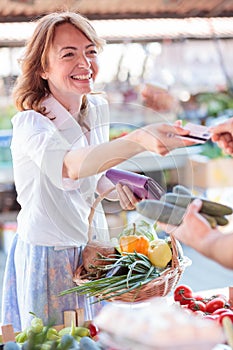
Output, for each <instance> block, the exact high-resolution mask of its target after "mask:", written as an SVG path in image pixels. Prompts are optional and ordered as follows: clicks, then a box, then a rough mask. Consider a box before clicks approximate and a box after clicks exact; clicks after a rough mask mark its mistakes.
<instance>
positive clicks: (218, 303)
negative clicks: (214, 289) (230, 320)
mask: <svg viewBox="0 0 233 350" xmlns="http://www.w3.org/2000/svg"><path fill="white" fill-rule="evenodd" d="M225 304H226V302H225V300H224V299H223V298H221V297H217V298H214V299H212V300H210V301H208V303H207V304H206V312H209V313H210V314H212V313H213V312H214V311H215V310H217V309H222V308H224V306H225Z"/></svg>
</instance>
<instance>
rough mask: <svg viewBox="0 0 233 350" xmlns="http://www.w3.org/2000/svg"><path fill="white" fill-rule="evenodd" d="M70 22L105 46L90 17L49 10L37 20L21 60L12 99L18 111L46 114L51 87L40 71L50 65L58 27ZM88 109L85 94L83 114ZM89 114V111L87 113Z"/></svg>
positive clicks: (95, 41)
mask: <svg viewBox="0 0 233 350" xmlns="http://www.w3.org/2000/svg"><path fill="white" fill-rule="evenodd" d="M64 23H70V24H72V25H73V26H74V27H76V28H77V29H79V30H81V31H82V32H83V33H84V34H85V35H86V37H87V38H88V39H89V40H91V41H92V42H93V43H94V44H95V45H96V47H97V50H98V52H100V51H101V50H102V49H103V46H104V44H105V41H104V40H103V39H102V38H100V37H99V36H98V35H97V33H96V31H95V29H94V28H93V27H92V25H91V24H90V22H89V20H88V19H87V18H86V17H84V16H82V15H80V14H77V13H74V12H61V13H57V12H55V13H50V14H48V15H46V16H44V17H42V18H41V19H39V20H38V21H37V26H36V29H35V31H34V33H33V35H32V37H31V38H30V40H29V41H28V42H27V44H26V47H25V51H24V55H23V57H22V58H21V59H20V65H21V71H22V74H21V75H20V76H19V77H18V79H17V81H16V84H15V86H14V89H13V98H14V102H15V105H16V107H17V109H18V110H20V111H24V110H28V109H33V110H35V111H36V112H39V113H42V114H45V109H44V108H43V107H42V102H43V100H44V98H45V97H46V96H48V95H49V93H50V90H49V86H48V83H47V81H46V80H44V79H42V78H41V73H42V72H44V71H45V70H46V68H47V64H48V62H47V57H48V51H49V49H50V47H51V45H52V43H53V39H54V35H55V29H56V27H57V26H59V25H61V24H64ZM86 109H87V98H86V96H83V101H82V106H81V110H80V113H81V114H82V113H84V111H85V110H86ZM84 114H86V113H84Z"/></svg>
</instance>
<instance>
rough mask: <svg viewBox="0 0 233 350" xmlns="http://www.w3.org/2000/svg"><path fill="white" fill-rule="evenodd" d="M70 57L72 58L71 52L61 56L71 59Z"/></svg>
mask: <svg viewBox="0 0 233 350" xmlns="http://www.w3.org/2000/svg"><path fill="white" fill-rule="evenodd" d="M72 56H74V53H73V52H67V53H65V54H64V55H63V57H72Z"/></svg>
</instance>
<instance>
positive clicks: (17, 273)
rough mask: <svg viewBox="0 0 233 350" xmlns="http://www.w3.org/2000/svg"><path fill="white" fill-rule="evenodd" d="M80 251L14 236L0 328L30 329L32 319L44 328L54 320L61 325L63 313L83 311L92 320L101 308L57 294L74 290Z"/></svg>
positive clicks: (5, 276)
mask: <svg viewBox="0 0 233 350" xmlns="http://www.w3.org/2000/svg"><path fill="white" fill-rule="evenodd" d="M81 252H82V248H80V247H78V248H69V249H62V250H55V249H54V247H45V246H35V245H31V244H28V243H25V242H23V241H22V240H21V239H19V236H18V235H17V234H16V235H15V237H14V239H13V241H12V245H11V248H10V251H9V253H8V257H7V261H6V268H5V275H4V282H3V296H2V324H12V325H13V327H14V331H15V332H17V331H21V330H23V329H25V328H26V327H28V326H29V325H30V322H31V319H32V315H31V314H30V311H31V312H33V313H35V314H36V316H37V317H40V318H42V320H43V321H44V324H45V325H46V324H48V322H49V321H51V320H54V321H55V324H63V323H64V320H63V311H66V310H75V309H76V308H78V307H80V308H84V311H85V319H86V320H91V319H93V317H94V316H95V315H96V314H97V313H98V312H99V310H100V309H101V307H102V304H101V303H95V304H91V302H92V301H93V299H90V298H87V297H86V296H77V294H76V293H72V294H68V295H65V296H58V294H59V293H60V292H61V291H63V290H66V289H68V288H72V287H74V286H75V283H74V282H73V281H72V277H73V273H74V271H75V270H76V268H77V266H79V265H80V264H81V263H82V257H81V255H82V254H81Z"/></svg>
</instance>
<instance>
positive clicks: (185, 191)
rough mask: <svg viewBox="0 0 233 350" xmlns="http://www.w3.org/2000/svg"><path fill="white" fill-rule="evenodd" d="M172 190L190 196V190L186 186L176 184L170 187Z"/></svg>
mask: <svg viewBox="0 0 233 350" xmlns="http://www.w3.org/2000/svg"><path fill="white" fill-rule="evenodd" d="M172 192H173V193H176V194H184V195H187V196H191V192H190V191H189V189H188V188H186V187H184V186H182V185H176V186H174V187H173V188H172Z"/></svg>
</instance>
